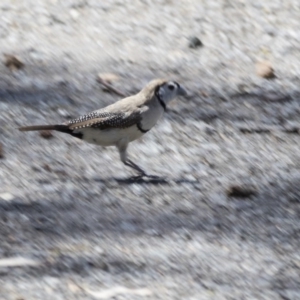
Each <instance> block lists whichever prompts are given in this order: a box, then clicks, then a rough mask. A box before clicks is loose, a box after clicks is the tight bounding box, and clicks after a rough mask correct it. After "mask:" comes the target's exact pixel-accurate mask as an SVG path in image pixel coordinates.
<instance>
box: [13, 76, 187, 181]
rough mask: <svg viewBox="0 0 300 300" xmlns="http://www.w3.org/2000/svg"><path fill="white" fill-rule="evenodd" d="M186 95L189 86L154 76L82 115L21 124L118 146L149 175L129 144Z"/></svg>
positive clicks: (124, 159)
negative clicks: (135, 89)
mask: <svg viewBox="0 0 300 300" xmlns="http://www.w3.org/2000/svg"><path fill="white" fill-rule="evenodd" d="M186 95H187V92H186V90H185V89H184V88H183V87H182V86H180V84H179V83H177V82H176V81H172V80H167V79H154V80H152V81H150V82H149V83H148V84H147V85H146V86H145V87H144V88H143V89H142V90H141V91H140V92H138V93H137V94H135V95H133V96H129V97H125V98H123V99H121V100H119V101H117V102H115V103H113V104H111V105H108V106H106V107H104V108H101V109H98V110H95V111H92V112H90V113H87V114H84V115H82V116H80V117H78V118H74V119H71V120H69V121H66V122H64V123H59V124H53V125H33V126H24V127H19V130H20V131H39V130H55V131H59V132H63V133H67V134H70V135H71V136H73V137H76V138H79V139H81V140H83V141H85V142H88V143H91V144H95V145H100V146H103V147H107V146H115V147H117V149H118V150H119V154H120V159H121V161H122V162H123V164H124V165H125V166H128V167H130V168H132V169H134V170H135V171H136V172H137V173H138V176H140V177H141V176H148V175H147V173H146V172H145V171H144V170H143V169H142V168H141V167H140V166H139V165H137V164H136V163H134V162H133V161H132V160H131V159H129V157H128V154H127V147H128V145H129V143H130V142H132V141H134V140H136V139H138V138H140V137H141V136H143V135H144V134H146V133H147V132H148V131H149V130H150V129H152V128H153V127H154V126H155V125H156V123H157V121H158V120H159V119H160V118H161V117H162V115H163V114H164V112H165V111H166V108H167V105H168V103H169V102H170V101H171V100H173V99H175V98H176V97H177V96H186Z"/></svg>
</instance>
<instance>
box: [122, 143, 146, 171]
mask: <svg viewBox="0 0 300 300" xmlns="http://www.w3.org/2000/svg"><path fill="white" fill-rule="evenodd" d="M127 146H128V143H127V142H124V141H123V142H120V143H119V145H118V149H119V152H120V158H121V161H122V162H123V164H124V165H125V166H128V167H130V168H132V169H134V170H136V171H138V172H139V175H138V177H142V176H147V174H146V172H145V171H144V170H143V169H142V168H140V167H139V166H138V165H137V164H135V163H134V162H132V161H131V160H130V159H128V158H127V151H126V150H127Z"/></svg>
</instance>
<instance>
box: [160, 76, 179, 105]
mask: <svg viewBox="0 0 300 300" xmlns="http://www.w3.org/2000/svg"><path fill="white" fill-rule="evenodd" d="M178 89H179V84H178V83H176V82H174V81H169V82H166V83H165V84H163V85H162V86H161V87H160V88H159V90H158V96H159V98H160V100H161V101H163V102H164V103H165V105H167V104H168V103H169V102H170V101H171V100H173V99H174V98H175V97H176V96H177V95H178Z"/></svg>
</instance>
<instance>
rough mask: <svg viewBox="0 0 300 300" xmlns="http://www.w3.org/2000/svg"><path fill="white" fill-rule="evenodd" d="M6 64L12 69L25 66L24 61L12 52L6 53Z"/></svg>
mask: <svg viewBox="0 0 300 300" xmlns="http://www.w3.org/2000/svg"><path fill="white" fill-rule="evenodd" d="M4 58H5V59H4V64H5V66H6V67H7V68H9V69H10V70H11V71H16V70H20V69H22V68H24V66H25V65H24V63H23V62H22V61H21V60H20V59H19V58H18V57H16V56H14V55H12V54H4Z"/></svg>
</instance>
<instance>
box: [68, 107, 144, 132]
mask: <svg viewBox="0 0 300 300" xmlns="http://www.w3.org/2000/svg"><path fill="white" fill-rule="evenodd" d="M140 122H141V112H140V111H139V110H137V111H133V112H128V111H127V112H120V113H119V112H104V111H102V112H101V111H94V112H91V113H89V114H86V115H83V116H81V117H79V118H77V119H73V120H70V121H69V122H68V123H67V124H66V125H68V127H69V128H70V129H71V130H76V129H81V128H98V129H102V130H103V129H109V128H127V127H130V126H133V125H135V124H140Z"/></svg>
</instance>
